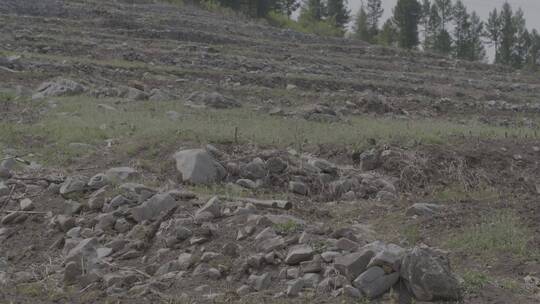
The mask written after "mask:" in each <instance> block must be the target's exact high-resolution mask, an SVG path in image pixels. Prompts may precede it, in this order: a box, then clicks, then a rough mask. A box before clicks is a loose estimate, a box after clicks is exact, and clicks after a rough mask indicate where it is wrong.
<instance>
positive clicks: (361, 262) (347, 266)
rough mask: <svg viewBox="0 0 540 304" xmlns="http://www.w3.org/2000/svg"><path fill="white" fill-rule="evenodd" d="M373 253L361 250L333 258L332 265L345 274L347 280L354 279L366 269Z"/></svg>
mask: <svg viewBox="0 0 540 304" xmlns="http://www.w3.org/2000/svg"><path fill="white" fill-rule="evenodd" d="M374 255H375V253H374V252H373V251H370V250H361V251H359V252H354V253H351V254H347V255H344V256H340V257H336V258H335V259H334V267H335V268H336V270H337V271H339V273H341V274H342V275H344V276H346V277H347V278H348V279H349V280H354V279H355V278H356V277H358V276H359V275H360V274H361V273H362V272H364V271H366V267H367V265H368V264H369V262H370V261H371V258H373V256H374Z"/></svg>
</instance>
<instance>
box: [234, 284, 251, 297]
mask: <svg viewBox="0 0 540 304" xmlns="http://www.w3.org/2000/svg"><path fill="white" fill-rule="evenodd" d="M248 293H249V286H248V285H242V286H240V287H239V288H238V289H237V290H236V294H237V295H239V296H245V295H247V294H248Z"/></svg>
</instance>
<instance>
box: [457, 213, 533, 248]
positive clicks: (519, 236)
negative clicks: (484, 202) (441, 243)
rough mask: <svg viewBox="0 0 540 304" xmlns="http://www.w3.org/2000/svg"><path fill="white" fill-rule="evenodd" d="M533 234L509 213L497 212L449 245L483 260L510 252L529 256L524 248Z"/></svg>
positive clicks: (458, 235) (467, 230) (461, 233)
mask: <svg viewBox="0 0 540 304" xmlns="http://www.w3.org/2000/svg"><path fill="white" fill-rule="evenodd" d="M532 236H533V232H532V231H530V230H529V229H528V228H527V226H526V225H525V224H524V223H522V222H521V220H520V218H519V217H518V216H517V215H516V214H514V213H513V212H511V211H499V212H496V213H494V214H492V215H490V216H488V217H486V218H484V219H483V220H482V221H481V222H480V223H479V224H476V225H472V226H469V227H466V228H464V229H463V231H461V232H460V233H459V234H457V235H455V236H454V237H452V238H451V239H450V240H449V242H448V246H449V247H451V248H454V249H458V250H463V251H464V252H467V253H469V254H473V255H477V256H481V257H483V258H486V257H487V258H489V257H495V256H497V255H498V254H501V253H509V254H513V255H515V256H519V257H525V258H526V257H531V256H533V255H534V252H533V251H532V249H531V248H529V247H528V246H527V243H528V242H529V240H530V239H531V238H532Z"/></svg>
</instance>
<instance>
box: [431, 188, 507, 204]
mask: <svg viewBox="0 0 540 304" xmlns="http://www.w3.org/2000/svg"><path fill="white" fill-rule="evenodd" d="M499 198H500V193H499V192H497V190H496V189H494V188H492V187H489V186H479V187H476V188H475V189H466V188H465V187H464V186H463V184H452V185H449V186H446V187H444V188H442V189H440V190H438V191H435V192H434V193H433V194H432V195H431V199H432V200H435V201H442V202H459V201H462V200H475V201H496V200H498V199H499Z"/></svg>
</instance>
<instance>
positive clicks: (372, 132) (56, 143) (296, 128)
mask: <svg viewBox="0 0 540 304" xmlns="http://www.w3.org/2000/svg"><path fill="white" fill-rule="evenodd" d="M56 100H58V107H57V108H56V109H53V110H50V111H49V112H48V113H47V114H46V115H44V116H43V117H41V120H40V121H38V122H36V123H34V124H15V123H0V141H1V142H3V143H7V144H9V145H12V146H15V148H23V149H24V148H29V149H33V148H35V149H36V150H37V151H32V152H39V153H41V154H42V155H43V156H47V157H53V159H54V161H65V160H69V159H73V158H76V157H78V156H79V155H80V154H81V151H78V150H77V151H73V149H70V146H69V144H70V143H85V144H90V145H93V146H95V147H96V148H103V147H104V146H105V141H106V140H107V139H115V141H116V142H117V144H116V145H113V147H112V148H111V150H112V151H113V152H115V153H125V154H127V155H129V156H134V155H137V154H138V153H140V151H141V150H143V151H144V152H145V153H146V154H148V156H149V157H152V158H155V157H156V156H159V155H163V152H164V151H167V152H170V151H168V149H167V148H170V147H174V148H178V147H175V146H176V145H178V143H180V142H185V141H190V142H195V143H208V142H211V143H232V142H234V141H235V130H236V129H238V142H239V143H255V144H259V145H272V146H276V147H294V148H296V149H299V150H302V149H303V147H305V146H316V145H319V144H332V145H348V146H353V147H358V146H363V145H365V143H366V142H367V141H368V139H370V138H378V141H379V142H380V143H381V144H397V145H401V146H413V145H416V144H420V143H444V142H448V141H449V140H451V138H452V137H453V136H455V135H462V134H469V133H470V134H472V135H473V136H481V137H495V138H499V137H504V136H505V133H511V132H516V134H525V133H524V132H527V130H528V131H529V132H533V131H532V130H530V129H524V130H521V129H516V128H513V129H505V128H502V127H490V126H487V125H483V124H475V123H471V124H469V125H462V124H454V123H452V122H449V121H445V120H430V119H425V120H416V121H405V120H395V119H389V118H373V117H368V116H355V117H351V118H350V120H349V121H347V122H338V123H333V124H329V123H319V122H312V121H306V120H302V119H291V118H287V117H276V116H270V115H267V114H264V113H259V112H255V111H253V110H251V109H248V108H245V107H244V108H239V109H229V110H214V109H193V108H189V107H186V106H184V105H183V104H182V102H179V101H168V102H160V104H159V107H158V106H157V105H156V103H154V102H150V101H147V102H126V103H122V104H116V103H113V102H112V101H113V100H107V99H99V100H96V99H93V98H89V97H85V96H77V97H65V98H57V99H56ZM99 103H109V104H111V105H112V106H114V107H116V108H117V109H118V111H108V110H102V109H99V108H98V107H97V104H99ZM167 111H176V112H178V113H180V116H181V117H180V119H178V120H171V119H168V118H167V116H166V112H167ZM28 142H30V143H35V147H32V146H31V145H28V144H27V143H28ZM82 152H83V153H89V151H82ZM90 153H91V151H90Z"/></svg>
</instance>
